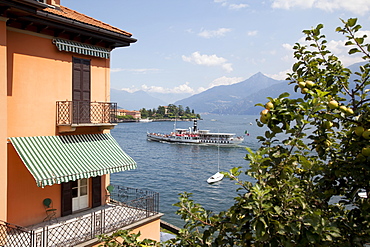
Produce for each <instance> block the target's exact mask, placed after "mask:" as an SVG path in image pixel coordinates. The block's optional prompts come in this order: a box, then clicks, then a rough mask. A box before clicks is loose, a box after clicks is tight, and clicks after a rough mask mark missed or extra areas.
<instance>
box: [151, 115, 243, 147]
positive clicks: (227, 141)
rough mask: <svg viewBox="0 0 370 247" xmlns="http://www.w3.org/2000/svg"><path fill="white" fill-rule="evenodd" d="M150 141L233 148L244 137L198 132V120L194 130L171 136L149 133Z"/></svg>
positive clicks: (171, 134)
mask: <svg viewBox="0 0 370 247" xmlns="http://www.w3.org/2000/svg"><path fill="white" fill-rule="evenodd" d="M146 136H147V138H148V140H150V141H158V142H175V143H187V144H202V145H212V146H218V145H219V146H233V145H239V144H240V143H242V142H243V140H244V138H243V137H242V136H240V137H236V136H235V134H232V133H212V132H210V131H209V130H198V127H197V120H194V125H193V128H192V129H191V128H189V129H177V128H176V129H175V130H174V131H173V132H171V133H170V134H159V133H147V135H146Z"/></svg>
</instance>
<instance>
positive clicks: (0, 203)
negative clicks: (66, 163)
mask: <svg viewBox="0 0 370 247" xmlns="http://www.w3.org/2000/svg"><path fill="white" fill-rule="evenodd" d="M5 21H6V19H5V18H1V17H0V113H1V114H0V181H1V182H0V220H4V221H6V205H7V167H8V166H7V144H6V143H7V137H8V135H7V114H5V113H6V111H7V109H6V107H7V96H6V84H7V74H6V71H7V70H6V67H7V66H6V22H5Z"/></svg>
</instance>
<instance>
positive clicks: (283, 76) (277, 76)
mask: <svg viewBox="0 0 370 247" xmlns="http://www.w3.org/2000/svg"><path fill="white" fill-rule="evenodd" d="M288 73H292V70H290V69H287V70H284V71H280V72H278V73H276V74H272V75H266V76H268V77H271V78H272V79H275V80H285V79H286V78H287V77H288V76H287V74H288Z"/></svg>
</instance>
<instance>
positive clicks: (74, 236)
mask: <svg viewBox="0 0 370 247" xmlns="http://www.w3.org/2000/svg"><path fill="white" fill-rule="evenodd" d="M121 199H122V200H121ZM110 200H111V201H112V202H113V203H112V204H109V205H106V206H105V207H104V208H103V209H101V210H97V211H95V212H92V213H88V214H84V215H82V216H79V217H75V218H70V219H68V220H64V221H61V219H62V218H59V219H58V222H56V223H54V224H50V225H45V226H42V227H38V228H37V227H36V228H34V229H32V230H30V229H27V228H24V227H20V226H16V225H12V224H10V223H7V222H3V221H0V246H4V247H52V246H53V247H59V246H60V247H68V246H75V245H77V244H81V243H83V242H86V241H89V240H91V239H94V238H96V236H97V235H99V234H104V233H109V232H112V231H115V230H118V229H119V228H122V227H124V226H127V225H130V224H132V223H135V222H137V221H140V220H143V219H145V218H148V217H151V216H154V215H157V214H158V213H159V194H158V193H156V192H151V191H146V190H141V189H134V188H127V187H122V186H114V193H112V195H111V198H110Z"/></svg>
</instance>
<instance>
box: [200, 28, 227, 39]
mask: <svg viewBox="0 0 370 247" xmlns="http://www.w3.org/2000/svg"><path fill="white" fill-rule="evenodd" d="M228 32H231V29H230V28H219V29H217V30H204V31H202V32H200V33H198V35H199V36H200V37H203V38H207V39H209V38H213V37H223V36H225V33H228Z"/></svg>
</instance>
